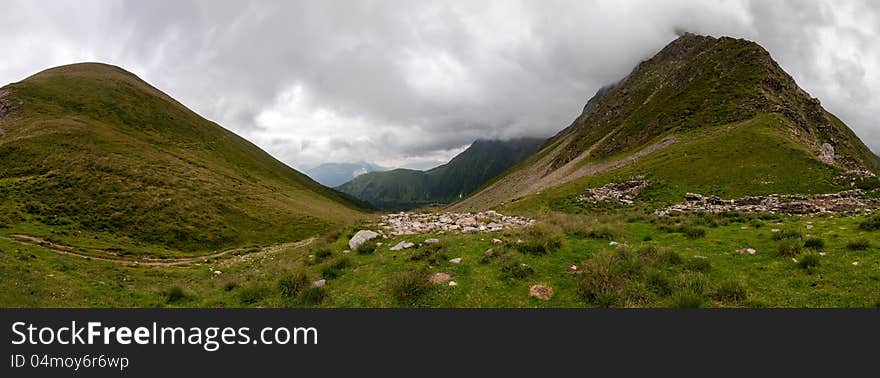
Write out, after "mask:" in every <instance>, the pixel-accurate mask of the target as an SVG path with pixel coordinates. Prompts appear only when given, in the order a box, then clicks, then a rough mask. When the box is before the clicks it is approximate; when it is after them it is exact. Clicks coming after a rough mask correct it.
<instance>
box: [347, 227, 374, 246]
mask: <svg viewBox="0 0 880 378" xmlns="http://www.w3.org/2000/svg"><path fill="white" fill-rule="evenodd" d="M378 236H379V233H378V232H376V231H370V230H360V231H358V232H357V233H355V234H354V236H352V237H351V240H349V241H348V248H350V249H352V250H355V249H357V247H359V246H360V245H361V244H364V243H366V242H367V241H370V240H373V239H375V238H376V237H378Z"/></svg>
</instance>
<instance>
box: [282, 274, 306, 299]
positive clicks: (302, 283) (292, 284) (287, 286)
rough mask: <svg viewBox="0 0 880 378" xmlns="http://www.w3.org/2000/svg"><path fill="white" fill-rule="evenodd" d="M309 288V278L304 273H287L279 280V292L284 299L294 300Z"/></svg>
mask: <svg viewBox="0 0 880 378" xmlns="http://www.w3.org/2000/svg"><path fill="white" fill-rule="evenodd" d="M307 287H309V277H308V276H306V274H305V273H303V272H296V273H287V274H285V275H283V276H281V278H279V279H278V291H279V292H281V296H283V297H287V298H293V297H295V296H296V295H297V294H299V292H300V291H302V290H303V289H305V288H307Z"/></svg>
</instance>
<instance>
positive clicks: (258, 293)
mask: <svg viewBox="0 0 880 378" xmlns="http://www.w3.org/2000/svg"><path fill="white" fill-rule="evenodd" d="M268 294H269V290H267V289H266V287H263V286H260V285H254V286H248V287H245V288H243V289H241V291H239V292H238V302H239V303H240V304H241V305H242V306H250V305H253V304H255V303H257V302H260V301H262V300H263V299H264V298H266V296H267V295H268Z"/></svg>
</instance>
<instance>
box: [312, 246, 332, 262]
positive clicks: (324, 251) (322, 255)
mask: <svg viewBox="0 0 880 378" xmlns="http://www.w3.org/2000/svg"><path fill="white" fill-rule="evenodd" d="M314 255H315V263H316V264H320V263H322V262H324V260H327V259H328V258H330V257H331V256H333V252H332V251H330V249H328V248H321V249H318V250H317V251H315V253H314Z"/></svg>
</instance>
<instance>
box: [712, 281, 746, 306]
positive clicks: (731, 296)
mask: <svg viewBox="0 0 880 378" xmlns="http://www.w3.org/2000/svg"><path fill="white" fill-rule="evenodd" d="M712 297H713V298H715V299H716V300H719V301H722V302H741V301H744V300H745V299H746V297H748V291H747V290H746V287H745V285H743V284H742V282H740V281H736V280H727V281H723V282H721V283H720V284H718V287H717V288H716V289H715V293H714V294H713V296H712Z"/></svg>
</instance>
